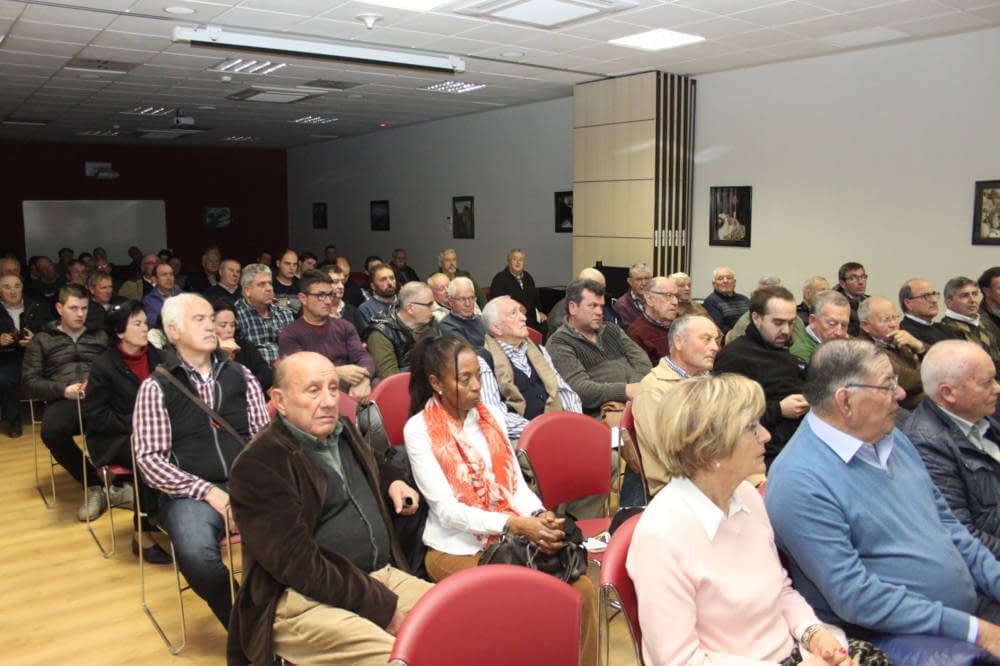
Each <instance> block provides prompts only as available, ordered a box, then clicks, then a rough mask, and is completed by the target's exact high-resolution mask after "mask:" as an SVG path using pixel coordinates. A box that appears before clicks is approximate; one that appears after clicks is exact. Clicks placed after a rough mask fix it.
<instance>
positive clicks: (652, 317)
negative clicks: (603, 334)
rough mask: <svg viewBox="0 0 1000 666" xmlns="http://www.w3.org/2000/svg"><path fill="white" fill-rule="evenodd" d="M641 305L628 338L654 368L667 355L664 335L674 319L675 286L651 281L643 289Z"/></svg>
mask: <svg viewBox="0 0 1000 666" xmlns="http://www.w3.org/2000/svg"><path fill="white" fill-rule="evenodd" d="M642 303H643V308H642V312H640V313H639V316H638V317H637V318H635V319H633V320H632V323H631V324H629V327H628V337H630V338H632V341H633V342H635V343H636V344H637V345H639V347H641V348H642V350H643V351H644V352H646V354H647V355H648V356H649V362H650V363H651V364H652V365H656V364H657V363H659V362H660V359H661V358H663V357H664V356H666V355H667V354H668V353H669V352H670V338H669V336H668V335H667V331H668V330H669V329H670V324H672V323H673V321H674V319H676V318H677V304H678V301H677V284H676V283H674V281H673V280H671V279H670V278H665V277H654V278H650V279H649V280H647V281H645V282H644V283H643V286H642ZM616 310H617V308H616Z"/></svg>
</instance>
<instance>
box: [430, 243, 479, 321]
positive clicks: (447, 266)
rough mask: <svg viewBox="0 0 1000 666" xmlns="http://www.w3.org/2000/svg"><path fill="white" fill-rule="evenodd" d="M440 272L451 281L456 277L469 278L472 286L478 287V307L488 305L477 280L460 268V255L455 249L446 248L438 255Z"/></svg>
mask: <svg viewBox="0 0 1000 666" xmlns="http://www.w3.org/2000/svg"><path fill="white" fill-rule="evenodd" d="M438 270H439V271H441V272H442V273H444V274H445V275H447V276H448V279H449V280H454V279H455V278H456V277H467V278H469V279H470V280H472V284H473V285H475V287H476V305H477V306H478V307H483V306H484V305H486V294H484V293H483V290H482V289H480V288H479V285H478V284H476V278H474V277H472V273H470V272H469V271H463V270H462V269H461V268H459V267H458V253H457V252H455V250H454V248H450V247H449V248H445V249H444V250H441V252H440V253H439V254H438Z"/></svg>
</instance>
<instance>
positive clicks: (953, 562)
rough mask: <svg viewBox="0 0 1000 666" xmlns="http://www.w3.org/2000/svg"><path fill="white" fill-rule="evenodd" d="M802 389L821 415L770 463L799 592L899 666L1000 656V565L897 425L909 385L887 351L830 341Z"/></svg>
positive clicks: (774, 500) (773, 496)
mask: <svg viewBox="0 0 1000 666" xmlns="http://www.w3.org/2000/svg"><path fill="white" fill-rule="evenodd" d="M805 396H806V399H808V401H809V404H810V405H811V406H812V410H811V411H810V413H809V414H808V415H807V416H806V418H805V419H804V420H803V422H802V424H801V426H800V427H799V429H798V431H797V432H796V433H795V435H794V436H793V437H792V439H791V440H790V441H789V442H788V444H787V445H786V446H785V448H784V450H783V451H782V452H781V454H780V455H779V456H778V458H777V459H776V460H775V462H774V464H773V465H772V466H771V470H770V473H769V477H768V486H767V496H766V502H767V509H768V514H769V515H770V518H771V522H772V524H773V526H774V531H775V536H776V541H777V544H778V546H779V547H780V548H781V549H783V550H784V551H785V552H786V553H787V554H788V555H789V557H790V560H791V561H790V564H791V566H790V570H791V574H792V578H793V581H794V583H795V587H796V588H797V589H798V590H799V592H801V593H802V595H803V596H804V597H805V598H806V600H807V601H808V602H809V603H810V604H811V605H812V607H813V608H814V609H815V610H816V613H817V615H818V616H819V617H820V618H821V619H822V620H824V621H826V622H831V623H834V624H838V625H841V626H844V627H845V629H846V630H847V632H848V634H851V635H855V636H859V637H866V638H869V639H870V640H872V642H873V643H875V644H876V645H877V646H878V647H880V648H882V649H883V650H884V651H885V652H886V654H887V655H888V656H889V658H890V659H892V660H893V662H894V663H896V664H897V665H899V664H925V663H932V661H933V659H931V658H930V655H931V654H937V655H947V658H946V659H947V660H946V661H944V662H935V663H949V664H951V663H954V664H959V663H961V664H964V663H967V662H966V661H964V660H963V659H966V658H969V659H976V658H979V657H982V658H986V659H989V657H988V656H987V655H984V654H983V653H982V650H985V651H986V652H988V653H990V654H992V655H993V656H994V657H998V656H1000V627H998V626H997V625H996V624H994V623H995V622H996V621H997V619H998V617H1000V612H998V611H1000V607H998V606H997V604H996V599H998V598H1000V563H998V562H997V560H996V559H995V558H994V557H993V555H992V554H991V553H990V551H989V550H988V549H986V548H985V547H983V545H982V544H981V543H980V542H979V541H978V540H976V539H974V538H973V537H972V536H971V535H970V534H969V532H968V530H966V528H965V527H963V526H962V524H961V523H959V522H958V520H956V519H955V517H954V516H953V515H952V513H951V511H950V510H949V509H948V506H947V504H946V503H945V501H944V499H943V498H942V497H941V494H940V493H939V492H938V490H937V488H936V487H935V485H934V483H933V482H932V481H931V479H930V477H929V476H928V475H927V471H926V469H925V468H924V466H923V463H922V462H921V460H920V456H919V455H918V454H917V451H916V449H915V448H914V446H913V444H912V443H911V442H910V440H909V439H907V437H906V435H904V434H903V433H901V432H900V431H899V430H896V429H895V428H894V427H893V426H894V418H895V413H896V410H897V409H898V404H897V402H898V401H899V400H900V399H902V397H903V391H902V389H900V388H899V385H898V383H897V381H896V377H895V376H894V374H893V371H892V364H891V363H890V362H889V358H888V357H887V356H886V355H885V353H884V352H882V351H880V350H879V349H878V348H876V347H875V346H874V345H873V344H871V343H870V342H866V341H862V340H832V341H829V342H826V343H823V344H822V345H820V346H819V347H818V348H817V350H816V352H815V353H814V354H813V357H812V362H811V364H810V366H809V374H808V379H807V383H806V389H805ZM970 643H975V644H976V645H978V646H979V648H982V650H980V649H979V648H976V647H974V646H973V645H970ZM977 653H978V654H977ZM985 663H994V662H992V661H987V662H985Z"/></svg>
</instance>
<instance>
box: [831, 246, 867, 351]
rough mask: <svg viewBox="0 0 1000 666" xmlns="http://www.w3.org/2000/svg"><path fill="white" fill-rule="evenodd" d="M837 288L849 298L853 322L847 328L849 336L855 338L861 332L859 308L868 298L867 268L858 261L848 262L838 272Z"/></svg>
mask: <svg viewBox="0 0 1000 666" xmlns="http://www.w3.org/2000/svg"><path fill="white" fill-rule="evenodd" d="M837 282H838V284H837V287H836V291H839V292H840V293H842V294H843V295H844V296H846V297H847V302H848V303H850V304H851V322H850V325H849V326H848V327H847V334H848V335H850V336H851V337H855V336H856V335H857V334H858V333H860V332H861V324H860V322H859V321H858V306H859V305H861V301H863V300H865V299H866V298H868V294H866V293H865V289H867V288H868V274H867V273H865V267H864V266H862V265H861V264H859V263H858V262H856V261H848V262H847V263H846V264H844V265H843V266H841V267H840V268H839V269H838V270H837Z"/></svg>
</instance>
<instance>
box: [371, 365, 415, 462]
mask: <svg viewBox="0 0 1000 666" xmlns="http://www.w3.org/2000/svg"><path fill="white" fill-rule="evenodd" d="M371 401H372V402H373V403H375V406H376V407H377V408H378V411H379V414H381V415H382V423H383V424H384V425H385V434H386V437H388V439H389V444H391V445H393V446H401V445H402V444H404V443H405V442H403V426H405V425H406V420H407V419H408V418H410V373H408V372H400V373H399V374H395V375H392V376H391V377H386V378H385V379H383V380H382V381H380V382H379V383H378V384H376V385H375V388H374V389H372V395H371Z"/></svg>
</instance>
